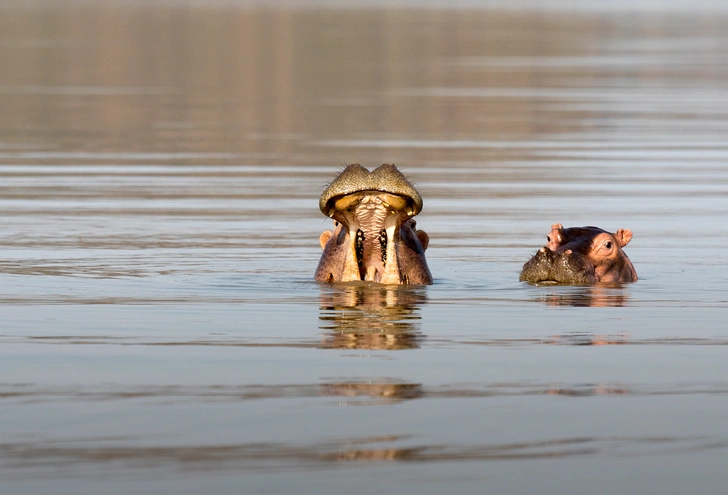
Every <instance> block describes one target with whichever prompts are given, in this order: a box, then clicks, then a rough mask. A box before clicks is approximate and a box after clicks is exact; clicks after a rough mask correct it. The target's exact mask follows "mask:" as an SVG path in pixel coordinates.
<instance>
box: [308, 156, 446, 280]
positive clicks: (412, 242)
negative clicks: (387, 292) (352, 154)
mask: <svg viewBox="0 0 728 495" xmlns="http://www.w3.org/2000/svg"><path fill="white" fill-rule="evenodd" d="M319 208H320V209H321V211H322V212H323V213H324V215H326V216H328V217H330V218H332V219H333V220H334V229H333V230H327V231H325V232H323V233H322V234H321V236H320V237H319V243H320V244H321V248H322V249H323V253H322V254H321V260H320V261H319V264H318V267H317V268H316V274H315V276H314V278H315V279H316V280H318V281H321V282H352V281H366V282H378V283H383V284H424V285H429V284H432V275H431V274H430V270H429V268H428V266H427V261H426V260H425V249H427V244H428V243H429V237H428V236H427V234H426V233H425V232H424V231H422V230H417V229H416V226H417V224H416V222H415V220H414V219H413V217H414V216H415V215H417V214H418V213H419V212H420V211H421V210H422V198H421V197H420V195H419V193H418V192H417V190H416V189H415V188H414V186H412V184H410V182H409V181H408V180H407V179H406V178H405V177H404V175H402V173H401V172H400V171H399V170H398V169H397V167H395V166H394V165H390V164H384V165H382V166H380V167H378V168H377V169H375V170H373V171H372V172H369V170H367V169H366V168H364V167H362V166H361V165H359V164H356V163H355V164H351V165H349V166H348V167H346V168H345V169H344V170H343V171H342V172H341V174H339V175H338V177H336V178H335V179H334V180H333V181H332V182H331V183H330V184H329V186H328V187H327V188H326V190H325V191H324V192H323V194H322V195H321V198H320V199H319Z"/></svg>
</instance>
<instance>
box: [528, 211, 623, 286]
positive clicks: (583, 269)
mask: <svg viewBox="0 0 728 495" xmlns="http://www.w3.org/2000/svg"><path fill="white" fill-rule="evenodd" d="M631 239H632V231H631V230H627V229H619V230H618V231H617V232H616V233H614V234H612V233H610V232H607V231H605V230H602V229H600V228H598V227H572V228H568V229H565V228H564V226H563V225H561V224H560V223H557V224H554V225H552V226H551V232H549V235H548V236H546V240H547V244H546V246H544V247H542V248H541V249H540V250H539V251H538V252H537V253H536V254H535V255H534V256H533V258H531V259H530V260H529V261H527V262H526V264H525V265H523V270H522V271H521V276H520V280H521V281H526V282H531V283H560V284H574V285H586V284H594V283H600V282H601V283H619V282H636V281H637V272H636V271H635V269H634V266H632V262H631V261H630V260H629V258H628V257H627V255H626V254H625V253H624V251H623V250H622V248H623V247H624V246H626V245H627V244H628V243H629V241H630V240H631Z"/></svg>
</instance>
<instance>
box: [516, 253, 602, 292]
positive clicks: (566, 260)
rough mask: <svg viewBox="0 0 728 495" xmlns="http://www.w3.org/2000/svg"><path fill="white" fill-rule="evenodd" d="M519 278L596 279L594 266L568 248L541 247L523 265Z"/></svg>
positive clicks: (572, 281)
mask: <svg viewBox="0 0 728 495" xmlns="http://www.w3.org/2000/svg"><path fill="white" fill-rule="evenodd" d="M520 280H521V281H522V282H530V283H558V284H590V283H594V282H595V281H596V277H595V276H594V266H593V265H592V264H591V263H590V262H589V260H588V259H586V258H585V257H584V256H582V255H580V254H579V253H575V252H573V251H571V250H570V249H567V250H565V251H561V252H556V251H552V250H551V249H549V248H548V247H547V246H544V247H542V248H541V249H539V250H538V252H536V254H535V255H534V256H533V257H532V258H531V259H530V260H528V261H527V262H526V264H524V265H523V270H521V275H520Z"/></svg>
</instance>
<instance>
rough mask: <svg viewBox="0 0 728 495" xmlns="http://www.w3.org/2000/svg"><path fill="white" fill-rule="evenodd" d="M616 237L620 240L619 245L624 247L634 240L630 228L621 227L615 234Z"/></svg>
mask: <svg viewBox="0 0 728 495" xmlns="http://www.w3.org/2000/svg"><path fill="white" fill-rule="evenodd" d="M614 237H615V238H616V239H617V242H619V247H624V246H626V245H627V244H629V241H631V240H632V231H631V230H629V229H619V230H618V231H617V233H616V234H614Z"/></svg>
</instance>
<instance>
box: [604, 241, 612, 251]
mask: <svg viewBox="0 0 728 495" xmlns="http://www.w3.org/2000/svg"><path fill="white" fill-rule="evenodd" d="M604 247H605V248H607V249H612V241H607V242H605V243H604Z"/></svg>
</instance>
